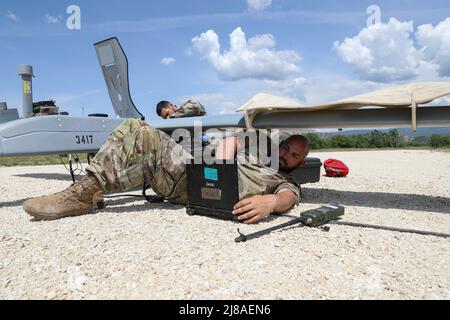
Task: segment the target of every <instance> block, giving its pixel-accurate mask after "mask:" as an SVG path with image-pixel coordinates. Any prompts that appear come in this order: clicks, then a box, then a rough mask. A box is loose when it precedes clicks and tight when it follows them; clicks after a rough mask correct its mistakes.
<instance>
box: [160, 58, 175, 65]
mask: <svg viewBox="0 0 450 320" xmlns="http://www.w3.org/2000/svg"><path fill="white" fill-rule="evenodd" d="M175 61H176V60H175V58H172V57H165V58H162V59H161V64H163V65H166V66H170V65H173V64H174V63H175Z"/></svg>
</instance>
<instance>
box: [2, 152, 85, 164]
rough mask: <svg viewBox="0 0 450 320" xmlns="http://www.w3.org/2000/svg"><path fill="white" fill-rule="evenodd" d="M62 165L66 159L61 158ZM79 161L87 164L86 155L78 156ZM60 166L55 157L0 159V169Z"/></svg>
mask: <svg viewBox="0 0 450 320" xmlns="http://www.w3.org/2000/svg"><path fill="white" fill-rule="evenodd" d="M62 159H63V161H64V163H66V164H67V163H68V162H69V159H68V158H67V157H62ZM79 159H80V161H81V163H82V164H83V165H84V164H85V163H87V160H86V159H87V155H86V154H80V155H79ZM54 164H61V160H60V158H59V156H57V155H47V156H24V157H0V167H17V166H43V165H54Z"/></svg>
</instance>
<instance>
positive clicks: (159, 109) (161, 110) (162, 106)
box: [156, 101, 178, 119]
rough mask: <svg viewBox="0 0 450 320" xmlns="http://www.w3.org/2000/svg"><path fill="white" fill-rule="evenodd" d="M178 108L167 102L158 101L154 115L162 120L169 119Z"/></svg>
mask: <svg viewBox="0 0 450 320" xmlns="http://www.w3.org/2000/svg"><path fill="white" fill-rule="evenodd" d="M177 109H178V107H177V106H176V105H174V104H173V103H171V102H169V101H160V102H159V103H158V104H157V105H156V113H157V114H158V116H160V117H161V118H163V119H167V118H169V117H170V116H171V115H172V114H173V113H174V112H175V111H176V110H177Z"/></svg>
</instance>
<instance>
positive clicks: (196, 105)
mask: <svg viewBox="0 0 450 320" xmlns="http://www.w3.org/2000/svg"><path fill="white" fill-rule="evenodd" d="M205 115H206V110H205V108H204V107H203V105H202V104H201V103H200V102H198V101H195V100H188V101H187V102H185V103H183V104H182V105H181V107H180V108H179V109H178V110H177V111H175V112H174V113H173V115H172V116H171V118H188V117H199V116H205Z"/></svg>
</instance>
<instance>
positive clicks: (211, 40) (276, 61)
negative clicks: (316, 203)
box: [192, 27, 301, 81]
mask: <svg viewBox="0 0 450 320" xmlns="http://www.w3.org/2000/svg"><path fill="white" fill-rule="evenodd" d="M192 44H193V48H192V50H193V51H195V52H197V53H199V54H200V56H201V57H202V58H203V59H206V60H208V62H209V63H210V64H211V65H212V66H213V67H214V69H215V70H216V71H217V73H218V74H219V76H220V78H221V79H223V80H228V81H234V80H240V79H269V80H284V79H288V78H292V77H293V76H295V75H298V73H300V71H301V69H300V67H299V66H298V63H299V62H300V61H301V57H300V55H299V54H297V53H296V52H295V51H277V50H275V49H274V47H275V44H276V41H275V38H274V37H273V35H271V34H263V35H257V36H254V37H252V38H250V39H249V40H248V41H247V38H246V36H245V33H244V32H243V31H242V29H241V28H240V27H238V28H236V29H235V30H234V31H233V32H232V33H231V34H230V49H229V50H227V51H225V52H224V53H223V54H222V53H221V52H220V51H221V50H220V49H221V46H220V43H219V36H218V35H217V34H216V33H215V32H214V31H213V30H208V31H207V32H205V33H202V34H201V35H200V36H197V37H195V38H193V39H192Z"/></svg>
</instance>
